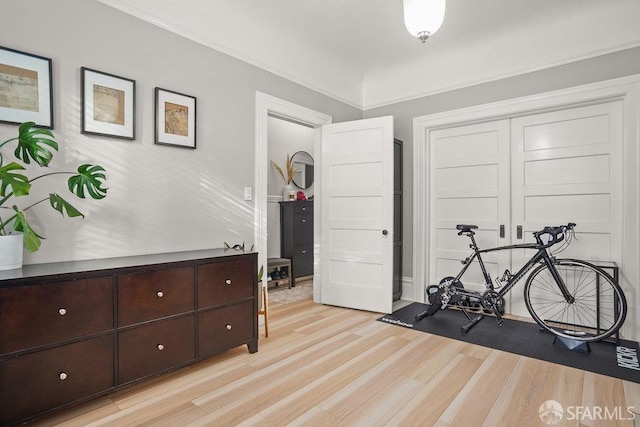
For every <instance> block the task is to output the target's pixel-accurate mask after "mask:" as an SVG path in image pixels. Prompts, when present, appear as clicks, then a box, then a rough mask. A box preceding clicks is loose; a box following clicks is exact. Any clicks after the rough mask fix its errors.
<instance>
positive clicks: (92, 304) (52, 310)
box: [0, 277, 113, 354]
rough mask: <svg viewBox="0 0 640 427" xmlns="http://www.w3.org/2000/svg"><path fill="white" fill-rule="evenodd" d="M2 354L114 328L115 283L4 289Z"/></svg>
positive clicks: (91, 281) (0, 307)
mask: <svg viewBox="0 0 640 427" xmlns="http://www.w3.org/2000/svg"><path fill="white" fill-rule="evenodd" d="M0 325H1V327H0V354H6V353H11V352H14V351H18V350H23V349H29V348H33V347H37V346H40V345H44V344H51V343H55V342H59V341H63V340H66V339H69V338H75V337H80V336H83V335H88V334H92V333H96V332H103V331H107V330H109V329H112V328H113V279H112V277H99V278H91V279H82V280H75V281H68V282H56V283H49V284H43V285H33V286H23V287H18V288H5V289H0Z"/></svg>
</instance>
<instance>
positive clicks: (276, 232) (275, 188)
mask: <svg viewBox="0 0 640 427" xmlns="http://www.w3.org/2000/svg"><path fill="white" fill-rule="evenodd" d="M315 132H316V130H315V129H313V128H310V127H307V126H303V125H300V124H297V123H293V122H291V121H287V120H282V119H279V118H275V117H271V116H269V117H268V119H267V141H268V147H267V149H268V158H269V169H268V170H269V174H268V180H267V193H268V200H267V257H268V258H279V257H280V205H279V203H278V202H280V201H281V200H283V199H282V186H283V185H284V181H283V180H282V177H281V176H280V174H279V173H278V171H277V170H276V169H275V168H274V167H273V165H272V164H271V160H273V161H275V162H276V163H277V164H278V166H280V167H281V168H283V170H284V167H285V166H284V165H285V163H286V161H287V155H289V156H293V155H294V154H295V153H296V152H298V151H306V152H307V153H309V154H310V155H311V156H313V144H314V141H315ZM294 189H295V190H296V191H304V194H305V195H306V196H307V197H309V196H312V195H313V185H312V186H311V187H309V188H307V189H300V188H297V187H296V186H295V185H294Z"/></svg>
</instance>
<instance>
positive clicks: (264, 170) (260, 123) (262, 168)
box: [254, 91, 333, 301]
mask: <svg viewBox="0 0 640 427" xmlns="http://www.w3.org/2000/svg"><path fill="white" fill-rule="evenodd" d="M255 114H256V124H255V132H256V133H255V140H256V143H255V191H254V196H255V205H254V206H255V207H254V236H255V250H256V251H257V252H258V265H264V266H265V269H266V265H267V177H268V172H269V159H268V157H267V153H268V150H267V143H268V141H267V139H268V138H267V122H268V115H269V114H275V115H277V116H281V117H284V118H287V119H291V120H294V121H297V122H302V123H305V124H308V125H310V126H312V127H314V128H320V127H321V126H322V125H326V124H330V123H331V122H332V120H333V119H332V117H331V116H329V115H327V114H324V113H320V112H318V111H314V110H311V109H309V108H306V107H303V106H301V105H297V104H294V103H292V102H289V101H285V100H284V99H280V98H276V97H275V96H271V95H267V94H266V93H263V92H260V91H256V113H255ZM319 134H320V131H319V130H318V132H317V133H316V141H315V143H314V154H313V158H314V161H315V163H316V167H315V170H316V171H319V170H320V164H319V159H320V151H319V150H320V135H319ZM320 192H321V188H320V183H319V180H318V179H317V177H316V178H315V179H314V194H315V197H314V199H315V200H319V199H320V194H321V193H320ZM319 211H320V209H319V208H317V209H314V230H313V232H314V242H319V241H320V225H319V224H320V221H319V220H318V217H317V215H318V212H319ZM314 246H315V247H314V275H315V274H319V273H318V272H319V264H318V262H319V261H318V260H319V259H320V256H319V253H318V251H319V249H318V244H315V245H314ZM314 279H317V278H316V277H314ZM314 282H315V283H320V280H314ZM319 292H320V289H319V286H314V298H313V299H314V301H318V299H319V297H317V296H316V294H317V295H319Z"/></svg>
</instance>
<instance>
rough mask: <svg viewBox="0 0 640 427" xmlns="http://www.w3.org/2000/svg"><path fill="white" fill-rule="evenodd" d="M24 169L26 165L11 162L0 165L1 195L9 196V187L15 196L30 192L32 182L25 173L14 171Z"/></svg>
mask: <svg viewBox="0 0 640 427" xmlns="http://www.w3.org/2000/svg"><path fill="white" fill-rule="evenodd" d="M17 170H24V167H23V166H21V165H19V164H17V163H16V162H11V163H9V164H8V165H6V166H0V197H6V196H7V187H11V192H12V193H13V194H14V195H15V196H25V195H27V194H29V190H30V189H31V184H29V178H27V177H26V176H25V175H22V174H19V173H15V172H14V171H17Z"/></svg>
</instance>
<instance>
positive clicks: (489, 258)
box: [429, 120, 510, 290]
mask: <svg viewBox="0 0 640 427" xmlns="http://www.w3.org/2000/svg"><path fill="white" fill-rule="evenodd" d="M430 147H431V168H430V169H431V170H430V178H431V179H430V182H431V185H430V194H431V221H430V224H431V233H430V235H431V236H433V237H434V238H432V239H431V243H430V245H431V248H430V253H431V261H430V268H429V272H430V275H429V283H430V284H437V283H438V282H439V281H440V279H442V278H443V277H446V276H455V275H456V274H457V273H458V271H459V270H460V269H461V268H462V265H461V264H460V261H461V260H463V259H465V258H466V257H467V256H469V254H470V249H469V243H470V242H469V238H468V237H466V236H458V232H457V230H456V225H457V224H474V225H477V226H478V227H479V230H478V231H477V234H476V236H475V237H476V242H477V243H478V245H479V246H480V247H481V248H482V247H493V246H499V245H505V244H507V242H508V241H509V235H508V233H509V229H510V223H509V221H510V201H509V198H510V193H509V191H510V190H509V121H508V120H500V121H495V122H490V123H482V124H475V125H467V126H460V127H456V128H449V129H443V130H437V131H433V132H431V134H430ZM500 225H505V236H504V238H501V237H500ZM483 260H484V262H485V266H486V268H487V271H488V273H489V274H490V275H491V277H492V278H495V277H496V276H497V275H498V271H504V269H505V268H508V267H509V265H510V254H509V253H508V252H496V253H490V254H486V255H485V256H484V257H483ZM463 284H464V286H465V287H467V288H471V289H476V290H481V289H484V278H483V276H482V273H481V271H480V268H479V267H478V266H477V264H475V265H472V266H471V267H470V269H469V270H468V271H467V273H466V274H465V276H464V278H463Z"/></svg>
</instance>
